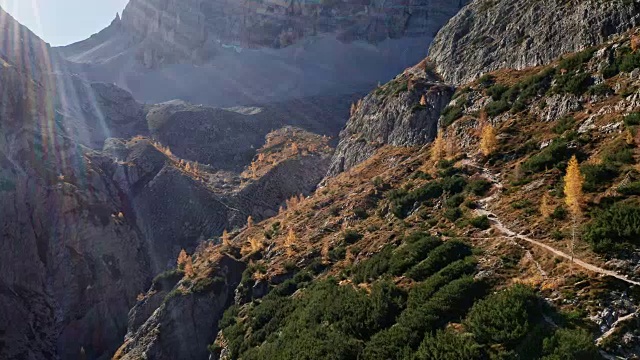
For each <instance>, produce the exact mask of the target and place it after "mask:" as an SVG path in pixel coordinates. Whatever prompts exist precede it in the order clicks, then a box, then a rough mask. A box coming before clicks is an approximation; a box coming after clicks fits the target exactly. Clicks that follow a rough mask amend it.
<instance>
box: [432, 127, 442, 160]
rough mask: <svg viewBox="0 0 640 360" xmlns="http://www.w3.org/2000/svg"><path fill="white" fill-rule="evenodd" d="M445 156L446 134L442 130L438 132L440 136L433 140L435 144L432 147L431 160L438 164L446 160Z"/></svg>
mask: <svg viewBox="0 0 640 360" xmlns="http://www.w3.org/2000/svg"><path fill="white" fill-rule="evenodd" d="M444 155H445V141H444V132H443V131H442V130H438V136H436V139H435V140H433V144H432V145H431V160H432V161H433V162H436V163H437V162H438V161H440V160H442V159H443V158H444Z"/></svg>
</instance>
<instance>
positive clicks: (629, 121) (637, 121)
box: [624, 112, 640, 127]
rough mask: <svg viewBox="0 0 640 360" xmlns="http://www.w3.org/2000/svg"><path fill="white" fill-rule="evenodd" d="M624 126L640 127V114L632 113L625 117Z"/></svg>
mask: <svg viewBox="0 0 640 360" xmlns="http://www.w3.org/2000/svg"><path fill="white" fill-rule="evenodd" d="M624 124H625V125H626V126H627V127H629V126H637V125H640V113H638V112H636V113H631V114H629V115H627V116H625V117H624Z"/></svg>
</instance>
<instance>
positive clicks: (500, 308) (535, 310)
mask: <svg viewBox="0 0 640 360" xmlns="http://www.w3.org/2000/svg"><path fill="white" fill-rule="evenodd" d="M539 317H540V309H539V306H538V300H537V298H536V296H535V294H534V292H533V291H532V290H531V289H530V288H528V287H526V286H523V285H515V286H512V287H510V288H508V289H506V290H502V291H500V292H497V293H495V294H492V295H490V296H488V297H487V298H486V299H484V300H481V301H478V302H477V303H476V304H475V305H473V307H472V308H471V310H470V311H469V314H468V316H467V319H466V322H465V323H466V325H467V328H468V329H469V330H470V331H471V332H472V333H473V334H474V335H475V336H476V339H477V340H478V341H479V342H480V343H496V344H506V345H513V344H516V343H518V342H519V341H520V340H522V338H524V337H525V336H526V335H527V333H528V332H529V330H530V329H531V324H532V323H534V322H535V321H537V320H538V319H539Z"/></svg>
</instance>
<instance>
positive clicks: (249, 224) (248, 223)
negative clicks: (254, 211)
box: [247, 215, 253, 229]
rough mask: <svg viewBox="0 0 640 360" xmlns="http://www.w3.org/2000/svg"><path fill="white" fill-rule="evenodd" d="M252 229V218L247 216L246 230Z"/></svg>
mask: <svg viewBox="0 0 640 360" xmlns="http://www.w3.org/2000/svg"><path fill="white" fill-rule="evenodd" d="M252 227H253V217H251V215H249V217H248V218H247V229H251V228H252Z"/></svg>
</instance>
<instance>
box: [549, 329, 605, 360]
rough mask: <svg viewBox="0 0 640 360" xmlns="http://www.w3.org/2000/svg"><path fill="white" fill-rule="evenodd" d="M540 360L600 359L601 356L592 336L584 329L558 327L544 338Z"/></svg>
mask: <svg viewBox="0 0 640 360" xmlns="http://www.w3.org/2000/svg"><path fill="white" fill-rule="evenodd" d="M543 344H544V345H543V352H544V354H545V356H543V357H542V360H565V359H580V360H600V359H602V357H601V356H600V353H599V351H598V347H597V346H596V345H595V343H594V341H593V337H592V336H591V334H589V332H588V331H586V330H581V329H576V330H570V329H558V330H557V331H556V332H555V333H554V334H553V336H552V337H550V338H547V339H545V340H544V343H543Z"/></svg>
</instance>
